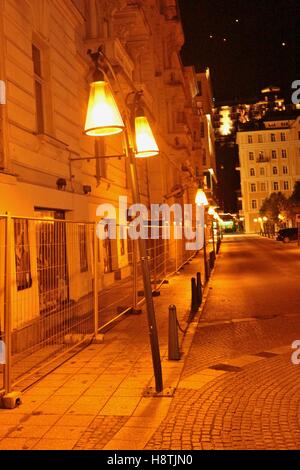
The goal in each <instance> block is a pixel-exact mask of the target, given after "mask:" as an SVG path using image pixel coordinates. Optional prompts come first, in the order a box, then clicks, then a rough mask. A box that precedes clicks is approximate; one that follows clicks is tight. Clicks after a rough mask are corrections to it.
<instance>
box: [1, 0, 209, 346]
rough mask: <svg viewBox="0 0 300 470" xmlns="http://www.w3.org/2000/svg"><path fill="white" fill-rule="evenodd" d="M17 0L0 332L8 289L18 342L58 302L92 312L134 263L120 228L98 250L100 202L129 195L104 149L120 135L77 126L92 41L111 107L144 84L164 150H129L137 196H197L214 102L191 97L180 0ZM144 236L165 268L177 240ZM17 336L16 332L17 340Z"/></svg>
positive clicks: (9, 25)
mask: <svg viewBox="0 0 300 470" xmlns="http://www.w3.org/2000/svg"><path fill="white" fill-rule="evenodd" d="M21 3H22V5H20V2H19V1H18V0H0V9H1V16H0V80H1V84H2V86H1V105H0V113H1V114H0V216H1V215H3V216H5V217H6V216H7V214H9V215H10V216H11V217H12V218H13V230H12V233H11V237H10V240H9V242H8V243H9V248H10V249H11V252H12V262H11V266H9V268H8V269H9V271H7V263H6V271H5V259H6V250H7V249H8V246H7V245H6V240H7V237H6V235H5V228H4V226H5V223H4V222H5V220H6V219H5V217H3V220H2V219H1V217H0V247H1V248H0V283H1V288H0V304H1V317H0V334H1V331H3V323H4V320H3V312H4V311H5V308H2V307H5V302H7V299H8V296H9V298H10V301H11V304H12V307H11V309H12V317H13V322H12V328H13V330H16V331H17V333H18V334H19V336H20V338H21V336H22V335H23V336H22V338H23V340H22V344H23V346H22V347H25V349H26V347H27V346H28V347H33V344H35V343H34V341H36V337H37V335H40V334H42V333H41V332H42V331H43V335H44V337H43V338H44V339H41V338H40V339H39V341H40V343H41V344H42V343H43V344H45V338H48V337H51V334H52V333H51V331H52V330H53V325H55V327H56V329H57V331H59V326H60V325H62V324H64V325H65V324H66V323H67V320H66V318H65V317H64V316H63V315H64V314H61V311H62V309H65V310H64V311H65V312H67V315H68V317H67V318H68V322H69V324H72V321H73V320H74V318H75V317H76V318H77V319H78V318H79V317H80V316H81V315H85V313H86V312H88V311H90V310H91V309H92V308H93V307H92V303H91V302H92V300H91V293H92V292H94V296H95V285H97V289H98V290H99V292H102V290H103V289H106V288H108V287H109V286H111V285H113V284H115V283H116V282H119V281H122V280H126V279H127V278H128V279H129V277H130V276H132V264H133V247H132V244H131V243H130V241H129V240H125V241H124V240H123V239H122V238H121V237H119V238H117V239H116V240H111V239H109V237H107V238H105V239H104V240H101V242H99V246H98V248H97V250H98V256H97V257H96V256H94V254H95V249H96V248H95V241H94V239H95V224H96V222H97V220H99V218H98V217H97V215H96V214H97V208H98V206H99V204H102V203H111V204H113V205H114V206H115V207H116V208H118V202H119V197H120V196H127V198H128V204H130V203H131V202H132V190H131V187H130V177H129V168H128V167H129V165H128V162H127V161H126V158H123V157H120V158H109V157H110V156H116V155H123V154H124V141H123V140H122V136H120V135H116V136H110V137H107V138H103V139H101V140H100V139H96V138H94V137H90V136H87V135H84V133H83V129H84V122H85V116H86V110H87V103H88V96H89V84H90V82H91V80H92V74H93V64H92V63H91V60H90V57H89V56H88V54H87V51H88V49H91V50H92V51H96V50H97V49H98V47H99V46H101V47H102V49H103V51H104V53H105V55H106V56H107V57H108V59H109V61H110V63H111V65H112V69H113V72H114V78H113V77H111V83H110V85H111V87H112V90H113V92H114V95H115V98H116V101H117V104H118V107H119V109H120V112H121V114H124V113H130V112H131V105H132V103H131V102H130V99H131V98H130V97H131V96H132V94H133V92H136V91H137V90H139V91H142V92H143V101H144V104H145V109H146V113H147V115H148V118H149V120H150V122H151V126H152V129H153V132H154V135H155V138H156V140H157V143H158V146H159V149H160V152H159V156H157V157H153V158H150V159H140V160H138V161H137V162H136V165H137V174H138V182H139V192H140V198H141V201H142V202H143V203H144V204H145V205H146V206H147V207H149V206H150V204H151V203H160V204H161V203H168V204H169V205H172V204H173V203H179V204H181V205H183V204H184V203H194V201H195V194H196V191H197V188H198V186H199V184H201V185H202V186H203V184H204V183H205V182H206V179H205V174H204V171H203V169H208V168H214V163H213V162H214V152H213V147H212V145H213V144H212V143H209V142H210V140H209V135H210V134H211V132H210V130H209V131H208V132H206V131H205V132H206V133H204V134H203V133H202V128H203V122H205V123H206V124H204V127H205V126H207V128H209V120H208V116H209V114H210V110H209V106H210V104H206V105H205V106H206V107H205V109H201V108H199V96H200V94H199V88H198V86H199V79H198V78H197V75H196V72H195V70H194V68H193V67H184V66H183V65H182V63H181V59H180V50H181V48H182V45H183V43H184V34H183V30H182V25H181V21H180V12H179V10H178V5H177V2H176V0H147V1H140V0H135V1H133V0H51V1H50V0H23V1H22V2H21ZM4 89H5V99H4V100H3V91H4ZM210 103H211V102H210ZM205 136H206V137H205ZM206 139H208V140H207V141H206ZM204 149H206V151H207V152H208V153H209V155H208V157H207V160H205V161H204V157H203V155H204ZM207 149H208V150H207ZM116 215H117V216H118V209H117V213H116ZM2 222H3V224H2ZM123 228H124V230H126V227H123ZM118 233H119V232H118ZM162 247H163V248H162ZM148 249H149V252H150V255H151V256H152V259H153V261H152V264H154V265H155V261H154V260H155V259H156V258H157V260H158V261H157V263H159V266H162V264H163V263H165V269H166V263H167V262H169V260H172V259H173V260H175V261H174V262H175V264H176V263H177V261H176V260H178V259H179V258H180V256H181V259H183V248H182V246H181V247H178V244H174V243H172V241H168V246H165V245H163V243H161V245H160V246H156V245H155V246H154V248H153V246H152V245H151V243H149V245H148ZM179 249H180V250H181V251H180V253H179V251H178V250H179ZM151 250H152V251H151ZM155 250H156V251H155ZM159 250H163V253H164V261H163V262H162V257H161V258H159V256H160V254H161V253H160V251H159ZM151 253H152V254H151ZM156 267H157V266H156ZM157 269H158V268H157ZM5 272H6V274H5ZM155 272H156V271H155ZM8 275H9V281H8V277H7V276H8ZM5 276H6V277H5ZM95 279H97V284H95V282H96V281H95ZM10 281H11V285H10V286H9V294H7V292H6V294H4V292H5V289H6V287H5V286H7V284H8V283H9V282H10ZM155 281H156V279H155ZM135 287H136V286H135ZM130 289H131V287H130ZM130 289H129V290H130ZM125 290H126V289H125ZM129 290H128V289H127V292H126V293H125V294H124V296H123V297H121V290H120V292H117V295H116V299H117V297H118V295H119V296H120V299H119V300H118V301H117V300H115V303H113V302H112V304H111V305H113V307H110V309H111V310H112V309H113V308H114V312H116V310H117V307H118V308H121V307H122V308H123V307H126V305H128V302H129V303H130V302H131V299H129V297H128V296H129V295H130V296H131V295H132V294H131V291H130V294H129ZM122 295H123V294H122ZM110 297H111V294H110ZM110 302H111V300H110ZM101 305H102V307H103V305H104V301H102V304H101ZM102 307H101V308H102ZM47 315H52V316H51V322H52V323H51V325H52V326H51V327H50V326H49V325H50V323H49V325H48V323H47V321H48V320H47V321H46V319H47V318H48V316H47ZM49 318H50V317H49ZM41 319H43V323H41ZM39 322H40V323H39ZM81 323H82V322H81ZM86 324H87V323H86ZM41 325H42V326H41ZM51 328H52V330H51ZM24 331H27V334H26V335H24V334H23V333H24ZM25 337H26V338H28V343H26V341H27V340H26V341H25V340H24V338H25ZM31 343H32V344H31ZM20 344H21V343H20V342H18V340H17V339H16V340H15V350H16V351H18V350H19V346H20Z"/></svg>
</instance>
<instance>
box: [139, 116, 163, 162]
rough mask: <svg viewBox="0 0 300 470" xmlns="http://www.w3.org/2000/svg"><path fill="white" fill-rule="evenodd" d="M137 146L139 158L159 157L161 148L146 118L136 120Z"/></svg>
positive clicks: (141, 117)
mask: <svg viewBox="0 0 300 470" xmlns="http://www.w3.org/2000/svg"><path fill="white" fill-rule="evenodd" d="M135 144H136V154H135V156H136V157H137V158H146V157H154V156H156V155H158V153H159V148H158V146H157V143H156V140H155V138H154V135H153V132H152V130H151V127H150V124H149V121H148V119H147V117H146V116H137V117H136V118H135Z"/></svg>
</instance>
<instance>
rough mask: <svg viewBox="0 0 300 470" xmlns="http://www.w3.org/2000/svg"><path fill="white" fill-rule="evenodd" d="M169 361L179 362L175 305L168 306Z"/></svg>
mask: <svg viewBox="0 0 300 470" xmlns="http://www.w3.org/2000/svg"><path fill="white" fill-rule="evenodd" d="M168 359H169V361H179V359H180V350H179V341H178V327H177V312H176V306H175V305H169V344H168Z"/></svg>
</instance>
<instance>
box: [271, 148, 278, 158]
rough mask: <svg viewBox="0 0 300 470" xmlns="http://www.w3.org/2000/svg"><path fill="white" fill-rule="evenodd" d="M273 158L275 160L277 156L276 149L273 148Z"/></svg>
mask: <svg viewBox="0 0 300 470" xmlns="http://www.w3.org/2000/svg"><path fill="white" fill-rule="evenodd" d="M272 158H273V160H275V159H276V158H277V152H276V150H272Z"/></svg>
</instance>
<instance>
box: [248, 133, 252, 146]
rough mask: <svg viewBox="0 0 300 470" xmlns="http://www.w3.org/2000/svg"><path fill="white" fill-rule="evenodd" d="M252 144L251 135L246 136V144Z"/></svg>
mask: <svg viewBox="0 0 300 470" xmlns="http://www.w3.org/2000/svg"><path fill="white" fill-rule="evenodd" d="M252 143H253V138H252V135H248V144H252Z"/></svg>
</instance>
